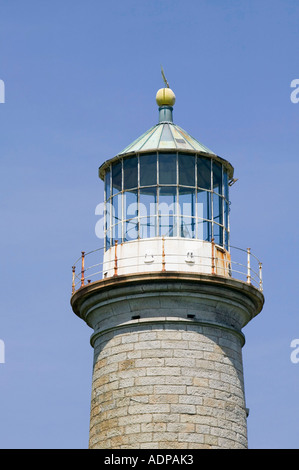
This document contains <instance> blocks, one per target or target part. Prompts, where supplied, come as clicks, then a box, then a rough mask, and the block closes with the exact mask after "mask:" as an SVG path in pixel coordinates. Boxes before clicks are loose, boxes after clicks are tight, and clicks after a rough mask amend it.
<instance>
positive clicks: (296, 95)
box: [290, 78, 299, 104]
mask: <svg viewBox="0 0 299 470" xmlns="http://www.w3.org/2000/svg"><path fill="white" fill-rule="evenodd" d="M291 88H295V89H294V90H293V91H292V93H291V96H290V98H291V101H292V103H294V104H296V103H299V78H294V80H292V81H291Z"/></svg>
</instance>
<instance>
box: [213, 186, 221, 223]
mask: <svg viewBox="0 0 299 470" xmlns="http://www.w3.org/2000/svg"><path fill="white" fill-rule="evenodd" d="M222 202H223V198H222V197H221V196H218V194H215V193H213V220H214V221H215V222H217V223H218V224H223V209H222Z"/></svg>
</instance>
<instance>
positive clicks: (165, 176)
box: [159, 153, 177, 184]
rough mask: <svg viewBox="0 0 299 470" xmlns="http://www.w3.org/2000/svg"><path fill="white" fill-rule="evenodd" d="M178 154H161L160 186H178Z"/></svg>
mask: <svg viewBox="0 0 299 470" xmlns="http://www.w3.org/2000/svg"><path fill="white" fill-rule="evenodd" d="M176 183H177V178H176V153H170V154H168V153H160V154H159V184H176Z"/></svg>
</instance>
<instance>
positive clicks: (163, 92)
mask: <svg viewBox="0 0 299 470" xmlns="http://www.w3.org/2000/svg"><path fill="white" fill-rule="evenodd" d="M161 73H162V78H163V80H164V83H165V88H160V90H158V92H157V95H156V102H157V105H158V106H159V107H161V106H168V107H169V106H170V107H172V106H173V105H174V103H175V94H174V93H173V91H172V90H171V89H170V88H169V83H168V81H167V80H166V77H165V73H164V70H163V67H162V65H161ZM163 120H164V119H163ZM170 120H171V121H172V119H170Z"/></svg>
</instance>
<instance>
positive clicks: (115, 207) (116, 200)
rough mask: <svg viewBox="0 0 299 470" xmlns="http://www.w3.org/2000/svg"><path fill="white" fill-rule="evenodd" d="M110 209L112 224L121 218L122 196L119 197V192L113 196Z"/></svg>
mask: <svg viewBox="0 0 299 470" xmlns="http://www.w3.org/2000/svg"><path fill="white" fill-rule="evenodd" d="M111 209H112V225H114V224H117V223H119V222H121V220H122V197H121V194H117V195H116V196H113V198H112V206H111ZM113 238H114V237H113Z"/></svg>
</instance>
